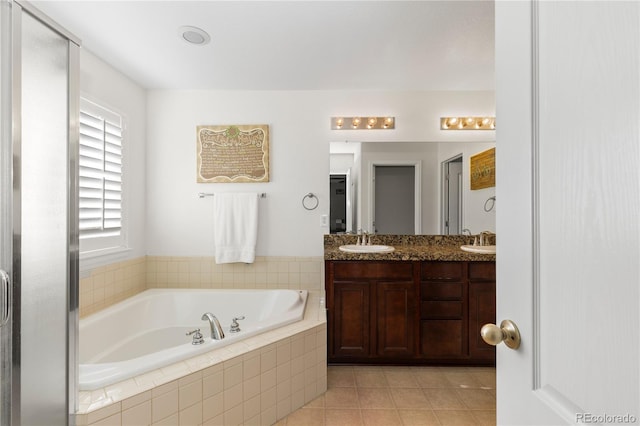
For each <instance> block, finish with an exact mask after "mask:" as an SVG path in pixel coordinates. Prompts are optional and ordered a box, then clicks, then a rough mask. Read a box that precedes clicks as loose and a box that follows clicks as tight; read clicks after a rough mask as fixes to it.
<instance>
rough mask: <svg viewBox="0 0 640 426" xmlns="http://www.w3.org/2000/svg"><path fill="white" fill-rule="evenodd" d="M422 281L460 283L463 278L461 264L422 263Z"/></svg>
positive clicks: (462, 266) (462, 264)
mask: <svg viewBox="0 0 640 426" xmlns="http://www.w3.org/2000/svg"><path fill="white" fill-rule="evenodd" d="M421 277H422V279H423V280H429V281H433V280H438V281H461V280H462V278H463V277H464V263H463V262H423V263H422V271H421Z"/></svg>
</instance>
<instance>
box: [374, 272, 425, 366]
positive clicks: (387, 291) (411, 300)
mask: <svg viewBox="0 0 640 426" xmlns="http://www.w3.org/2000/svg"><path fill="white" fill-rule="evenodd" d="M376 292H377V293H376V301H377V303H376V309H377V312H376V318H377V329H378V332H377V339H378V342H377V343H378V355H381V356H390V357H397V356H413V355H414V354H415V338H414V336H415V324H416V304H417V300H416V294H415V285H414V283H413V282H412V281H409V282H379V283H377V286H376Z"/></svg>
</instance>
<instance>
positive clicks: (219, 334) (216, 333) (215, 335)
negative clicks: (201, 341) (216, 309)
mask: <svg viewBox="0 0 640 426" xmlns="http://www.w3.org/2000/svg"><path fill="white" fill-rule="evenodd" d="M201 319H202V320H203V321H209V326H210V327H211V338H212V339H213V340H221V339H224V331H222V326H220V321H218V318H216V317H215V316H214V315H213V314H212V313H211V312H205V313H204V314H202V318H201Z"/></svg>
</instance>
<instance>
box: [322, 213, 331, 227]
mask: <svg viewBox="0 0 640 426" xmlns="http://www.w3.org/2000/svg"><path fill="white" fill-rule="evenodd" d="M328 225H329V218H328V217H327V215H326V214H323V215H321V216H320V226H328Z"/></svg>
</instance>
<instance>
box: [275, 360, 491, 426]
mask: <svg viewBox="0 0 640 426" xmlns="http://www.w3.org/2000/svg"><path fill="white" fill-rule="evenodd" d="M327 386H328V390H327V392H326V393H325V394H324V395H322V396H320V397H318V398H316V399H314V400H313V401H311V402H309V403H307V404H306V405H305V406H304V407H303V408H300V409H299V410H297V411H295V412H294V413H291V414H290V415H289V416H288V417H287V418H285V419H283V420H281V421H280V422H279V423H277V425H278V426H296V425H310V426H313V425H323V424H324V425H345V426H354V425H384V426H392V425H406V426H431V425H434V426H435V425H438V426H440V425H445V426H446V425H456V426H463V425H480V426H484V425H490V426H493V425H495V424H496V415H495V400H496V389H495V368H493V367H396V366H369V365H365V366H342V365H340V366H333V365H330V366H328V368H327ZM417 386H419V387H417ZM394 407H395V409H393V408H394Z"/></svg>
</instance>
